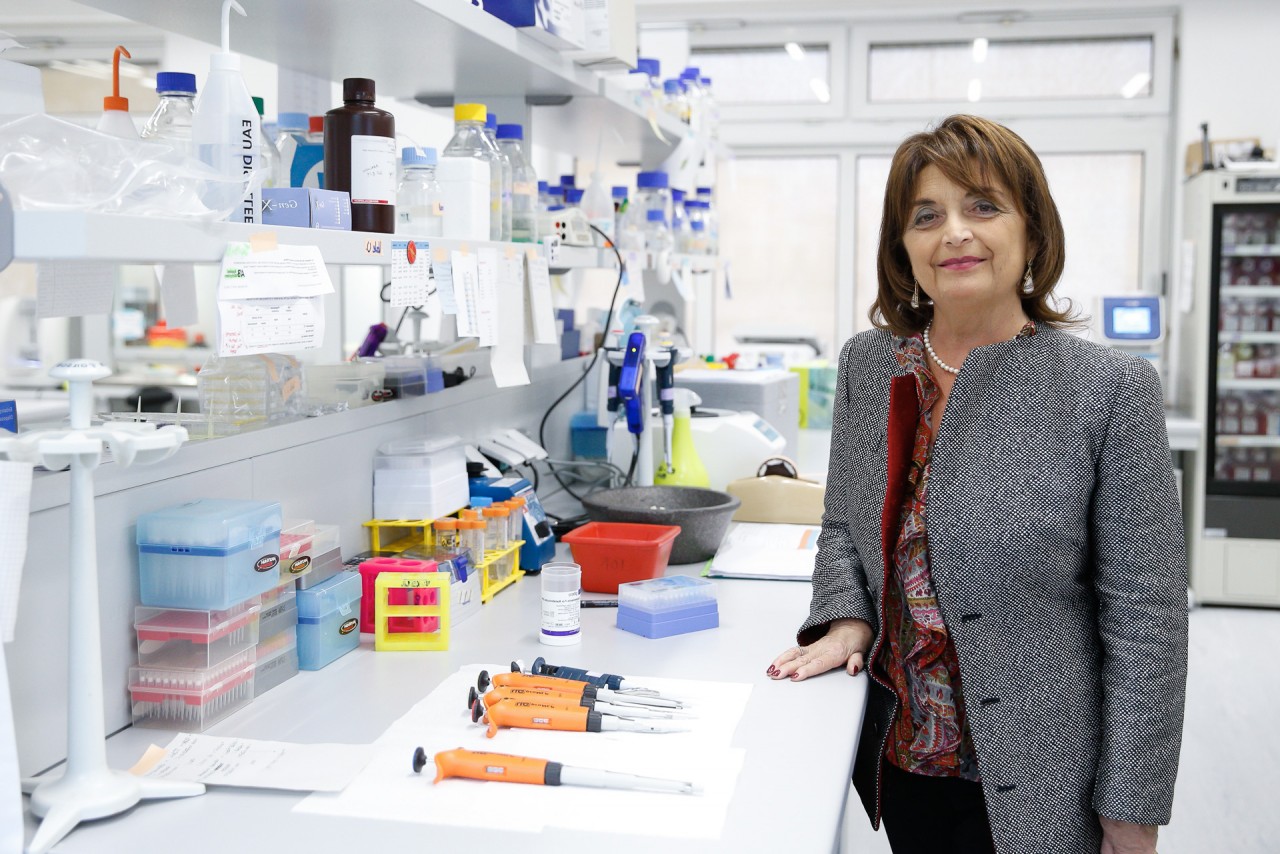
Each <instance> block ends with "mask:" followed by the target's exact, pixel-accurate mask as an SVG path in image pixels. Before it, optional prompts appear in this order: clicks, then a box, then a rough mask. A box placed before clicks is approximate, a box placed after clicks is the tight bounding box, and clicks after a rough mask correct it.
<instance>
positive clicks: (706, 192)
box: [698, 187, 711, 196]
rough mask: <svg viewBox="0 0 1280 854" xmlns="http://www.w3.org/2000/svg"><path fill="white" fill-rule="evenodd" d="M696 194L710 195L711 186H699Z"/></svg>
mask: <svg viewBox="0 0 1280 854" xmlns="http://www.w3.org/2000/svg"><path fill="white" fill-rule="evenodd" d="M698 195H699V196H710V195H711V188H710V187H699V188H698Z"/></svg>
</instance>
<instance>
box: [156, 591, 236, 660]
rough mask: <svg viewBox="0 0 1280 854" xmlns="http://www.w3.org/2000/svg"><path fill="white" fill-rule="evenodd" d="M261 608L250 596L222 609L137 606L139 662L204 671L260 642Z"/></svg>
mask: <svg viewBox="0 0 1280 854" xmlns="http://www.w3.org/2000/svg"><path fill="white" fill-rule="evenodd" d="M259 623H260V609H259V606H258V603H257V600H254V599H250V600H247V601H245V602H242V603H240V604H239V605H236V606H234V607H231V608H227V609H225V610H222V611H189V610H184V609H180V608H149V607H147V606H145V605H143V606H140V607H137V608H135V609H134V612H133V627H134V630H135V631H136V632H137V634H138V664H139V665H141V666H143V667H176V668H181V669H186V670H204V669H207V668H209V667H215V666H217V665H219V664H221V663H222V662H224V661H226V660H227V659H228V658H231V657H232V656H234V655H236V654H238V653H241V652H244V651H245V650H246V649H252V648H253V647H254V646H255V645H256V644H257V643H258V637H259V634H258V629H259Z"/></svg>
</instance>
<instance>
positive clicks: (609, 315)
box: [538, 223, 635, 501]
mask: <svg viewBox="0 0 1280 854" xmlns="http://www.w3.org/2000/svg"><path fill="white" fill-rule="evenodd" d="M587 226H588V227H589V228H590V229H591V230H592V231H594V232H595V233H596V234H598V235H600V236H601V237H602V238H604V241H605V243H606V244H608V246H609V248H610V249H612V250H613V254H614V257H615V258H617V260H618V281H617V283H616V284H615V285H614V286H613V296H612V297H610V298H609V310H608V311H607V312H606V313H605V316H604V334H605V336H606V337H607V336H608V335H609V327H610V326H611V325H612V324H613V307H614V305H615V304H616V303H617V301H618V291H620V290H622V277H623V276H624V275H626V264H625V262H624V261H623V260H622V253H621V252H619V251H618V246H617V244H616V243H614V241H613V240H611V239H610V238H609V235H607V234H605V233H604V232H603V231H601V230H600V229H598V228H596V227H595V226H594V225H592V224H591V223H587ZM593 350H594V352H593V353H592V354H591V361H590V362H588V363H587V366H586V367H585V368H583V369H582V376H580V377H578V378H577V379H576V380H574V381H573V384H572V385H571V386H569V387H568V388H567V389H565V390H564V394H562V395H560V396H559V397H557V398H556V399H555V400H554V401H552V403H551V405H550V406H548V407H547V411H546V412H545V413H543V416H542V421H541V422H539V424H538V444H539V445H541V446H542V447H544V448H545V447H546V446H547V440H546V438H545V433H546V428H547V419H548V418H550V417H551V413H552V412H554V411H555V408H556V407H557V406H559V405H560V404H561V403H562V402H564V399H565V398H566V397H568V396H569V395H570V394H572V393H573V390H574V389H575V388H577V387H578V386H580V385H582V381H583V380H585V379H586V378H587V377H588V376H590V375H591V369H592V368H594V367H595V366H596V361H597V360H598V359H599V358H600V349H599V348H593ZM634 465H635V464H634V462H633V463H632V466H633V467H634ZM548 468H549V469H550V471H551V476H552V477H554V478H555V479H556V482H557V483H559V484H560V485H561V486H562V487H564V490H565V491H566V492H568V493H569V494H570V495H572V496H573V497H574V498H575V499H576V500H578V501H581V500H582V496H581V495H578V494H577V493H576V492H574V491H573V490H572V489H570V488H569V485H568V484H566V483H565V482H564V481H563V480H561V479H560V475H559V473H557V472H556V469H555V466H548Z"/></svg>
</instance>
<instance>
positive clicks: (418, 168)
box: [396, 146, 444, 237]
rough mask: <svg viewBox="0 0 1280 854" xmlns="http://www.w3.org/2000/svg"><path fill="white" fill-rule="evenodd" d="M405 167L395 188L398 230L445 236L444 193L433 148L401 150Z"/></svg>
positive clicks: (423, 234) (403, 232) (418, 235)
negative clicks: (438, 177) (437, 174)
mask: <svg viewBox="0 0 1280 854" xmlns="http://www.w3.org/2000/svg"><path fill="white" fill-rule="evenodd" d="M400 160H401V163H402V164H403V166H404V170H403V177H401V179H400V186H399V188H398V189H397V190H396V233H397V234H407V235H410V236H412V237H443V236H444V193H443V191H441V189H440V182H439V181H437V180H436V150H435V149H434V148H414V147H412V146H410V147H408V148H404V149H401V151H400Z"/></svg>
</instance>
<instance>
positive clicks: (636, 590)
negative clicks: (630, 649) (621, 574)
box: [617, 575, 720, 638]
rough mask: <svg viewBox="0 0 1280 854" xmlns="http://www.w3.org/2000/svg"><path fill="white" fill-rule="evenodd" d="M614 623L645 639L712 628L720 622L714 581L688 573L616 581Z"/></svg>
mask: <svg viewBox="0 0 1280 854" xmlns="http://www.w3.org/2000/svg"><path fill="white" fill-rule="evenodd" d="M617 625H618V628H620V629H623V630H625V631H628V632H632V633H633V634H637V635H642V636H644V637H647V638H665V637H671V636H672V635H681V634H685V633H686V632H697V631H702V630H703V629H714V628H716V627H717V626H719V625H720V609H719V605H718V604H717V603H716V590H715V584H714V582H712V581H709V580H707V579H705V578H694V577H693V576H690V575H670V576H666V577H664V578H649V579H645V580H644V581H630V582H626V583H624V584H619V585H618V623H617Z"/></svg>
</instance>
